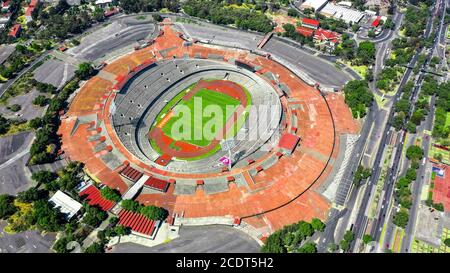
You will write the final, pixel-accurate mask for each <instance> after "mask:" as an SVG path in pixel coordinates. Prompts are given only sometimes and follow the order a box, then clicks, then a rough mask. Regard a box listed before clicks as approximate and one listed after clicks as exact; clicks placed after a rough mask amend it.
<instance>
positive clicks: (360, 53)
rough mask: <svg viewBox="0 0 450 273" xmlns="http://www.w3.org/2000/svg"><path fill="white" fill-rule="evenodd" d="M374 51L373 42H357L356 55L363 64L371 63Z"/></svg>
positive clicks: (373, 58)
mask: <svg viewBox="0 0 450 273" xmlns="http://www.w3.org/2000/svg"><path fill="white" fill-rule="evenodd" d="M375 52H376V49H375V44H374V43H373V42H369V41H364V42H361V43H360V44H359V46H358V50H357V51H356V56H357V58H359V59H360V61H361V62H362V63H363V64H371V63H373V61H374V60H375Z"/></svg>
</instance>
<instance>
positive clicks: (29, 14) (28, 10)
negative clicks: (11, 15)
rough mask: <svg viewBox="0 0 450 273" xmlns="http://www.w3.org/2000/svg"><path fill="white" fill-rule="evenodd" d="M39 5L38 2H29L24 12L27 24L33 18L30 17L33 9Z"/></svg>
mask: <svg viewBox="0 0 450 273" xmlns="http://www.w3.org/2000/svg"><path fill="white" fill-rule="evenodd" d="M38 3H39V0H31V1H30V4H29V5H28V7H27V9H26V10H25V19H26V20H27V23H28V22H31V21H32V20H33V18H32V17H31V14H32V13H33V11H34V9H35V8H36V6H37V4H38Z"/></svg>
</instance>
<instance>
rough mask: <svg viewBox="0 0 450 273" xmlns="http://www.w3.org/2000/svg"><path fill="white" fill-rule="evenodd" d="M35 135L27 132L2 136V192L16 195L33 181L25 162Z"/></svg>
mask: <svg viewBox="0 0 450 273" xmlns="http://www.w3.org/2000/svg"><path fill="white" fill-rule="evenodd" d="M33 136H34V133H31V132H25V133H20V134H16V135H13V136H8V137H3V138H0V193H7V194H11V195H16V194H17V193H19V192H20V191H24V190H26V189H28V188H29V186H30V184H31V183H32V181H31V180H30V178H29V176H28V175H27V174H28V173H27V169H26V167H25V163H26V162H27V159H28V147H29V144H30V143H31V141H32V139H33Z"/></svg>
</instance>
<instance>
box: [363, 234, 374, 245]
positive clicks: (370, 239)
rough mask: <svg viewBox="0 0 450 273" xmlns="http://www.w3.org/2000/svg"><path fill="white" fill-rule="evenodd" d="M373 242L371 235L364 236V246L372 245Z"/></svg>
mask: <svg viewBox="0 0 450 273" xmlns="http://www.w3.org/2000/svg"><path fill="white" fill-rule="evenodd" d="M372 241H373V238H372V236H370V234H364V236H363V242H364V244H366V245H367V244H368V243H370V242H372Z"/></svg>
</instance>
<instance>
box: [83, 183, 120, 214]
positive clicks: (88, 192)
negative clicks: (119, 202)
mask: <svg viewBox="0 0 450 273" xmlns="http://www.w3.org/2000/svg"><path fill="white" fill-rule="evenodd" d="M79 195H80V196H81V197H82V198H85V200H86V201H87V202H88V204H89V205H91V206H98V207H99V208H100V209H101V210H104V211H107V210H110V209H111V208H112V207H114V205H115V204H116V203H115V202H113V201H110V200H107V199H105V198H103V197H102V195H101V193H100V190H99V189H97V187H95V186H94V185H89V186H88V187H86V188H85V189H83V190H82V191H80V193H79Z"/></svg>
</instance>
